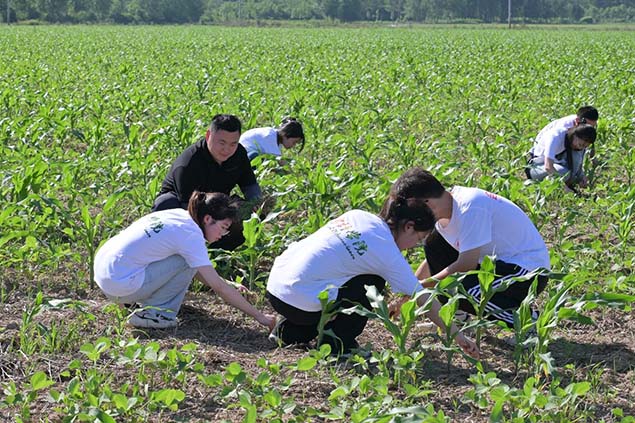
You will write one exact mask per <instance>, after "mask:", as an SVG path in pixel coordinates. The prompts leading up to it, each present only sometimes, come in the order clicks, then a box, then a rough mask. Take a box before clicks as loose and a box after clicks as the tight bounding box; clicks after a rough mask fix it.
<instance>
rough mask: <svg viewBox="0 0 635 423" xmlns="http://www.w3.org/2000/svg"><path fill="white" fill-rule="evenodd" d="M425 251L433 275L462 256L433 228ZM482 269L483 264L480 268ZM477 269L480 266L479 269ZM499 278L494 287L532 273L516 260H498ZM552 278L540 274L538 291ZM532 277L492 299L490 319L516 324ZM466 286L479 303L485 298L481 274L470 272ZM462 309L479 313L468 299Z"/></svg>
mask: <svg viewBox="0 0 635 423" xmlns="http://www.w3.org/2000/svg"><path fill="white" fill-rule="evenodd" d="M424 251H425V253H426V260H427V261H428V266H430V272H431V274H432V275H435V274H437V273H439V272H440V271H441V270H443V269H445V268H446V267H448V266H449V265H450V264H452V263H453V262H455V261H456V259H457V258H458V256H459V253H458V251H456V250H455V249H454V248H452V246H451V245H450V244H448V243H447V242H446V241H445V239H444V238H443V237H442V236H441V234H439V233H438V232H437V231H436V230H433V231H432V232H431V233H430V235H428V237H427V238H426V240H425V244H424ZM478 268H480V266H479V267H478ZM478 268H477V269H478ZM495 273H496V276H495V279H494V282H492V288H495V287H496V286H498V285H500V284H501V283H503V282H504V281H506V280H509V279H510V278H514V277H521V276H523V275H526V274H528V273H530V271H529V270H527V269H523V268H522V267H520V266H517V265H515V264H512V263H506V262H504V261H501V260H496V262H495ZM547 280H548V278H547V277H546V276H542V275H541V276H538V293H540V292H542V291H543V290H544V289H545V287H546V286H547ZM531 282H532V281H530V280H528V281H525V282H520V281H519V282H514V283H512V284H511V285H510V286H509V287H507V289H506V290H505V291H501V292H497V293H496V294H494V296H493V297H492V298H491V299H490V301H489V302H488V303H487V305H486V306H485V310H486V314H487V318H488V319H489V320H500V321H502V322H504V323H505V324H506V325H507V326H508V327H513V326H514V314H513V313H514V311H515V310H517V309H518V307H520V304H521V303H522V301H523V300H524V299H525V298H526V297H527V294H528V293H529V288H530V287H531ZM463 287H464V288H465V291H466V292H467V293H468V294H469V295H470V296H471V297H472V298H473V299H474V300H476V302H479V301H480V300H481V288H480V285H479V282H478V275H468V276H466V277H465V278H464V279H463ZM446 300H447V299H446V298H444V297H439V301H441V302H446ZM459 308H460V309H461V310H463V311H465V312H467V313H470V314H476V311H475V310H474V307H473V306H472V303H470V302H469V301H468V300H466V299H460V300H459ZM532 315H533V316H532V317H534V318H537V317H538V313H537V312H536V311H532Z"/></svg>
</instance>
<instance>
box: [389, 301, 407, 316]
mask: <svg viewBox="0 0 635 423" xmlns="http://www.w3.org/2000/svg"><path fill="white" fill-rule="evenodd" d="M409 299H410V297H409V296H407V295H402V296H400V297H397V298H395V299H393V300H392V301H391V302H390V303H389V304H388V315H389V316H390V318H391V319H394V318H395V317H396V318H399V316H400V312H401V306H402V305H404V303H405V302H406V301H408V300H409Z"/></svg>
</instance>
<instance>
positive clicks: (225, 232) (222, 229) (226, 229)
mask: <svg viewBox="0 0 635 423" xmlns="http://www.w3.org/2000/svg"><path fill="white" fill-rule="evenodd" d="M217 223H218V221H217V220H214V219H212V221H211V222H210V223H209V224H210V225H215V224H217ZM218 227H219V228H220V236H221V238H222V237H224V236H226V235H229V228H230V227H231V225H229V226H227V227H222V226H220V224H219V225H218Z"/></svg>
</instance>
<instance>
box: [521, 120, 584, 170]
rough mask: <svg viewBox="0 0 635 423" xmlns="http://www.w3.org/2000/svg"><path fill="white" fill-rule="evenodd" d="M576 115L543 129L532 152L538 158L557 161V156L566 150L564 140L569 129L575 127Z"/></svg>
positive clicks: (554, 122)
mask: <svg viewBox="0 0 635 423" xmlns="http://www.w3.org/2000/svg"><path fill="white" fill-rule="evenodd" d="M576 118H577V116H576V115H570V116H565V117H563V118H560V119H558V120H554V121H553V122H551V123H549V125H547V126H545V127H544V128H542V130H541V131H540V132H539V133H538V135H537V136H536V141H535V142H534V146H533V148H532V149H531V152H532V154H533V155H534V156H536V157H545V156H546V157H548V158H550V159H551V160H555V158H556V155H558V154H560V153H562V152H563V151H564V149H565V147H564V139H565V136H566V135H567V131H568V130H569V128H573V127H574V126H575V120H576Z"/></svg>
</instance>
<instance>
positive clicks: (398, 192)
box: [379, 167, 445, 231]
mask: <svg viewBox="0 0 635 423" xmlns="http://www.w3.org/2000/svg"><path fill="white" fill-rule="evenodd" d="M444 192H445V188H444V187H443V185H442V184H441V182H439V181H438V180H437V178H435V177H434V176H433V175H432V174H431V173H430V172H428V171H427V170H423V169H422V168H420V167H413V168H411V169H409V170H407V171H406V172H404V173H403V174H402V175H401V176H400V177H399V178H398V179H397V180H396V181H395V183H394V184H393V185H392V187H390V194H389V196H388V198H387V199H386V201H385V202H384V205H383V207H382V209H381V211H380V212H379V217H381V218H382V219H383V220H384V221H385V222H386V223H387V224H388V226H389V227H390V228H391V229H393V230H395V229H398V228H400V227H402V226H403V225H405V224H406V223H407V222H409V221H412V222H414V229H415V230H416V231H430V230H432V229H433V228H434V224H435V221H436V219H435V217H434V213H432V210H430V208H429V207H428V205H427V204H426V199H428V198H439V197H441V195H443V193H444Z"/></svg>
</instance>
